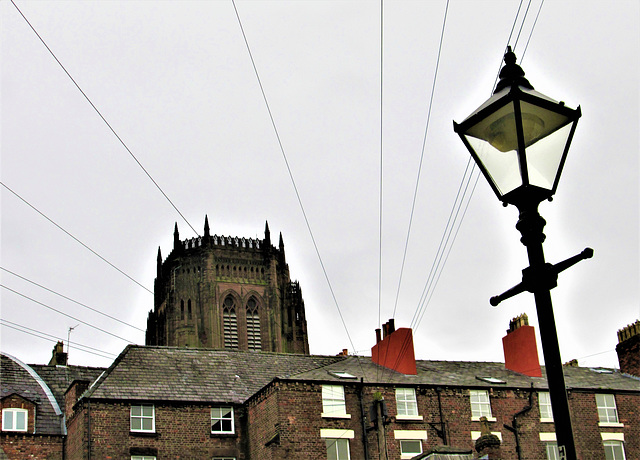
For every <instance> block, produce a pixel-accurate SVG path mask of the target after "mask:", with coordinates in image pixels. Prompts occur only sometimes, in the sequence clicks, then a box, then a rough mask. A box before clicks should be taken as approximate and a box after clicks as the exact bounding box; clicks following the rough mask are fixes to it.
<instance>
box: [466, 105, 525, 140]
mask: <svg viewBox="0 0 640 460" xmlns="http://www.w3.org/2000/svg"><path fill="white" fill-rule="evenodd" d="M514 113H515V110H514V106H513V102H509V103H507V104H505V105H504V106H502V107H500V108H498V109H497V110H495V111H494V112H493V113H490V114H488V115H486V116H485V117H484V118H483V119H482V120H480V121H479V122H478V123H476V124H475V125H473V126H472V127H471V128H469V129H467V131H466V132H465V134H466V135H467V136H472V137H475V138H477V139H480V140H483V141H486V142H488V143H490V144H491V145H492V146H493V147H494V148H495V149H496V150H499V151H500V152H509V151H511V150H516V149H517V148H518V138H517V133H516V124H515V115H514Z"/></svg>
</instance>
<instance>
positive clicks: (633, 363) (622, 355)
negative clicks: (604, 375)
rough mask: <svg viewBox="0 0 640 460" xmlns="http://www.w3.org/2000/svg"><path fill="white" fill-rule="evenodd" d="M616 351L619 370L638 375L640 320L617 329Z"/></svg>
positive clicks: (639, 368) (639, 375) (639, 365)
mask: <svg viewBox="0 0 640 460" xmlns="http://www.w3.org/2000/svg"><path fill="white" fill-rule="evenodd" d="M616 353H618V363H619V364H620V371H621V372H624V373H625V374H629V375H635V376H636V377H640V320H637V321H636V322H635V323H633V324H630V325H628V326H627V327H624V328H622V329H620V330H619V331H618V345H616Z"/></svg>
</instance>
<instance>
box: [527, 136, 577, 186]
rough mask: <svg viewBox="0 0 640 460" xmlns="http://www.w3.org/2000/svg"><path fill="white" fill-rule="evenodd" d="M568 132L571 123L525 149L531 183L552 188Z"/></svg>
mask: <svg viewBox="0 0 640 460" xmlns="http://www.w3.org/2000/svg"><path fill="white" fill-rule="evenodd" d="M569 134H571V124H568V125H565V126H564V127H562V128H560V129H558V130H557V131H555V132H554V133H552V134H550V135H548V136H547V137H545V138H543V139H541V140H539V141H538V142H536V143H535V144H533V145H531V146H529V147H528V148H527V149H526V155H527V170H528V172H529V183H530V184H531V185H535V186H538V187H541V188H544V189H546V190H553V186H554V184H555V180H556V176H557V175H558V169H559V168H560V163H561V161H562V155H563V154H564V151H565V146H566V144H567V141H568V139H569Z"/></svg>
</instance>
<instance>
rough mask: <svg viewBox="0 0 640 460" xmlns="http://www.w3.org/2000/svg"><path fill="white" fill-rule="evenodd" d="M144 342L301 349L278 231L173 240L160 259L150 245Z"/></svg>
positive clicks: (294, 294)
mask: <svg viewBox="0 0 640 460" xmlns="http://www.w3.org/2000/svg"><path fill="white" fill-rule="evenodd" d="M154 291H155V296H154V297H155V302H154V309H153V311H150V312H149V317H148V319H147V334H146V344H147V345H167V346H188V347H194V348H230V349H239V350H258V351H260V350H261V351H272V352H279V353H301V354H309V343H308V339H307V322H306V319H305V312H304V301H303V300H302V292H301V290H300V285H299V283H298V282H296V281H291V279H290V276H289V266H288V265H287V263H286V260H285V254H284V243H283V241H282V234H281V235H280V241H279V245H278V248H276V247H275V246H272V245H271V235H270V232H269V224H268V223H267V224H265V230H264V239H263V240H260V239H252V238H238V237H230V236H218V235H213V236H212V235H211V234H210V232H209V221H208V218H207V217H206V216H205V222H204V236H202V237H198V238H191V239H187V240H184V241H183V240H180V236H179V233H178V224H176V225H175V230H174V233H173V250H172V251H171V253H170V254H169V256H168V257H167V258H166V259H165V260H164V261H163V260H162V255H161V252H160V248H158V268H157V275H156V280H155V285H154Z"/></svg>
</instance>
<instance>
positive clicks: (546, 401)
mask: <svg viewBox="0 0 640 460" xmlns="http://www.w3.org/2000/svg"><path fill="white" fill-rule="evenodd" d="M538 408H539V409H540V421H541V422H553V411H552V410H551V396H549V392H548V391H542V392H540V393H538Z"/></svg>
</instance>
